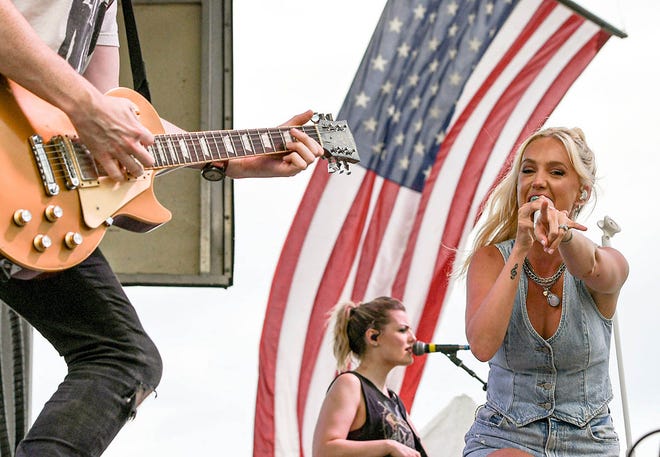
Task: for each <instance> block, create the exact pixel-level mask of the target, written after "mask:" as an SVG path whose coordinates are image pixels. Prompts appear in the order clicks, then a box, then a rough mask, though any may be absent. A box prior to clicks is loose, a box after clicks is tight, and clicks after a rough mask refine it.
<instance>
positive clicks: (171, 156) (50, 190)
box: [0, 76, 359, 276]
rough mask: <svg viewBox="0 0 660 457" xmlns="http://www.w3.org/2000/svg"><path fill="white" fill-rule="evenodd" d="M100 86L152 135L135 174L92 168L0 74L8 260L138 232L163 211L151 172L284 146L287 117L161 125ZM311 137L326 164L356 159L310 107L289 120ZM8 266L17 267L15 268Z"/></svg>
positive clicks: (2, 249) (50, 112) (339, 133)
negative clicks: (149, 162) (145, 163)
mask: <svg viewBox="0 0 660 457" xmlns="http://www.w3.org/2000/svg"><path fill="white" fill-rule="evenodd" d="M109 95H113V96H117V97H124V98H127V99H129V100H131V101H132V102H133V103H134V104H135V105H136V106H137V107H138V113H139V114H138V115H139V119H140V122H142V124H143V125H144V126H145V127H147V128H148V129H149V130H150V131H151V132H152V133H153V134H154V135H155V142H154V144H153V145H151V146H149V151H150V152H151V153H152V154H153V156H154V159H155V165H154V166H153V167H152V168H149V169H147V170H145V173H144V174H143V175H142V176H140V177H139V178H127V179H126V180H125V181H121V182H117V181H113V180H112V179H110V178H109V177H107V176H105V174H104V173H103V172H102V171H101V170H99V168H97V166H96V164H95V162H94V160H93V159H92V156H91V155H90V153H89V151H88V150H87V149H86V147H85V145H84V144H81V143H79V142H78V141H77V135H76V132H75V129H74V128H73V126H72V124H71V122H70V121H69V119H68V118H67V117H66V115H65V114H64V113H63V112H62V111H60V110H59V109H57V108H55V107H54V106H52V105H50V104H48V103H47V102H45V101H44V100H42V99H40V98H38V97H37V96H35V95H34V94H32V93H30V92H28V91H27V90H25V89H24V88H22V87H21V86H19V85H17V84H16V83H14V82H13V81H10V80H7V79H5V78H2V76H0V177H1V178H2V188H3V189H4V191H3V192H0V260H1V264H2V265H1V268H2V269H3V273H4V274H5V276H10V273H8V269H9V268H14V269H17V270H20V269H27V270H31V271H32V272H54V271H59V270H63V269H66V268H70V267H72V266H74V265H77V264H78V263H80V262H82V261H83V260H85V259H86V258H87V257H88V256H89V255H90V254H91V253H92V252H93V251H94V249H95V248H96V247H97V246H98V245H99V243H100V242H101V240H102V238H103V235H104V234H105V231H106V229H107V228H108V227H109V226H110V225H115V226H119V227H121V228H124V229H127V230H131V231H135V232H147V231H149V230H152V229H154V228H156V227H158V226H160V225H162V224H164V223H166V222H167V221H169V220H170V218H171V213H170V211H169V210H168V209H166V208H165V207H163V206H162V205H161V204H160V203H159V202H158V200H157V199H156V197H155V195H154V191H153V182H154V177H155V175H156V172H157V171H159V170H163V169H168V168H178V167H182V166H189V165H195V164H204V163H208V162H211V161H220V160H232V159H238V158H243V157H251V156H258V155H264V154H281V153H285V152H288V151H287V149H286V146H285V144H286V143H287V142H288V141H292V140H293V137H291V136H290V134H289V129H290V127H277V128H265V129H254V130H218V131H208V132H195V133H177V134H165V133H164V129H163V126H162V124H161V121H160V117H159V116H158V113H157V112H156V110H155V109H154V108H153V107H152V106H151V104H150V103H149V102H148V101H147V100H146V99H145V98H143V97H142V96H141V95H140V94H138V93H137V92H134V91H132V90H130V89H126V88H118V89H115V90H113V91H111V92H110V93H109ZM296 127H297V128H299V129H300V130H302V131H304V132H305V133H307V134H308V135H309V136H310V137H312V138H314V139H315V140H316V141H318V142H319V144H321V146H322V147H323V149H324V151H325V156H324V157H325V158H326V159H328V168H329V170H330V171H331V172H333V171H340V172H343V171H345V170H348V164H350V163H356V162H358V161H359V157H358V154H357V150H356V147H355V142H354V140H353V136H352V135H351V132H350V129H349V128H348V125H347V124H346V122H343V121H333V120H331V119H330V118H329V116H316V118H315V123H314V124H310V125H304V126H296ZM16 266H18V267H20V268H16Z"/></svg>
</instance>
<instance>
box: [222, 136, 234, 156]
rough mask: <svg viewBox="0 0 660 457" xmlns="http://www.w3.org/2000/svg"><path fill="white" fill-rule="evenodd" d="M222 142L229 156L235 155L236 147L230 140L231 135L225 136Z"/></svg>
mask: <svg viewBox="0 0 660 457" xmlns="http://www.w3.org/2000/svg"><path fill="white" fill-rule="evenodd" d="M222 142H223V144H224V145H225V150H226V151H227V154H234V155H236V153H235V152H234V145H233V144H232V143H231V138H229V135H223V137H222Z"/></svg>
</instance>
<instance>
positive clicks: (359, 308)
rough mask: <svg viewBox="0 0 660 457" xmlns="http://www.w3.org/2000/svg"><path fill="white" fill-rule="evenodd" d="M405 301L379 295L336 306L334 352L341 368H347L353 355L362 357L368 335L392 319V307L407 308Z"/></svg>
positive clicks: (338, 366) (333, 313)
mask: <svg viewBox="0 0 660 457" xmlns="http://www.w3.org/2000/svg"><path fill="white" fill-rule="evenodd" d="M405 309H406V308H405V307H404V306H403V304H402V303H401V302H400V301H399V300H397V299H396V298H391V297H378V298H375V299H373V300H371V301H369V302H366V303H360V304H356V303H353V302H343V303H339V304H337V305H336V306H335V308H334V310H333V311H332V316H333V317H334V318H335V327H334V345H333V352H334V355H335V359H336V360H337V369H338V370H339V371H346V370H347V369H348V367H349V366H350V364H351V361H352V358H353V357H355V358H356V359H357V360H360V359H361V358H362V356H363V355H364V352H365V350H366V348H367V343H366V342H365V340H364V335H365V334H366V332H367V330H369V329H370V328H373V329H375V330H378V331H380V330H381V329H382V328H383V327H385V326H386V325H387V324H388V323H389V321H390V314H389V312H390V311H393V310H402V311H405Z"/></svg>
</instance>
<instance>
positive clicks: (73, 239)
mask: <svg viewBox="0 0 660 457" xmlns="http://www.w3.org/2000/svg"><path fill="white" fill-rule="evenodd" d="M82 242H83V236H82V235H81V234H80V233H78V232H68V233H67V234H66V235H64V244H65V245H66V247H67V248H69V249H75V248H77V247H78V246H80V245H81V244H82Z"/></svg>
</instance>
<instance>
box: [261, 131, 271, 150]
mask: <svg viewBox="0 0 660 457" xmlns="http://www.w3.org/2000/svg"><path fill="white" fill-rule="evenodd" d="M261 142H262V143H263V144H264V149H273V144H272V143H271V142H270V136H268V133H262V134H261Z"/></svg>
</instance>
